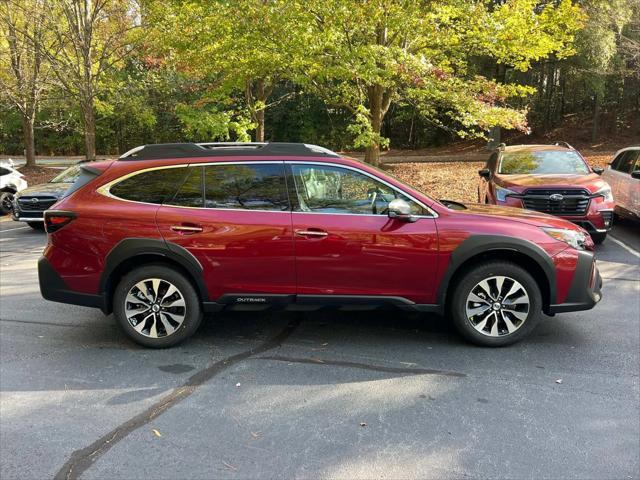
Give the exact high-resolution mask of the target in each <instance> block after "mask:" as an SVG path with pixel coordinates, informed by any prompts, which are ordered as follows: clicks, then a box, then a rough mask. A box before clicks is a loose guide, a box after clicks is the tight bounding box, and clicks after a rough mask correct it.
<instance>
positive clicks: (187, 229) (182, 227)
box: [171, 225, 202, 235]
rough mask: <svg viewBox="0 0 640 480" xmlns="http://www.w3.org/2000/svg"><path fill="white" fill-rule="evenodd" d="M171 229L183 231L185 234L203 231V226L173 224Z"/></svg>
mask: <svg viewBox="0 0 640 480" xmlns="http://www.w3.org/2000/svg"><path fill="white" fill-rule="evenodd" d="M171 230H173V231H174V232H178V233H182V234H183V235H191V234H193V233H200V232H202V227H200V226H198V225H172V226H171Z"/></svg>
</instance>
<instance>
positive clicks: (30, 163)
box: [22, 114, 36, 167]
mask: <svg viewBox="0 0 640 480" xmlns="http://www.w3.org/2000/svg"><path fill="white" fill-rule="evenodd" d="M33 123H34V114H31V115H24V116H23V117H22V134H23V137H24V146H25V149H24V150H25V152H24V153H25V156H26V157H27V164H26V166H27V167H35V166H36V145H35V137H34V134H33Z"/></svg>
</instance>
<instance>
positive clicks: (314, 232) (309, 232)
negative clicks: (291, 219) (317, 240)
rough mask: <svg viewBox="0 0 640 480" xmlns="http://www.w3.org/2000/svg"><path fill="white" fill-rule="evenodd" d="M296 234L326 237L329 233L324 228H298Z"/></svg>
mask: <svg viewBox="0 0 640 480" xmlns="http://www.w3.org/2000/svg"><path fill="white" fill-rule="evenodd" d="M296 235H299V236H300V237H326V236H327V235H329V234H328V233H327V232H323V231H322V230H296Z"/></svg>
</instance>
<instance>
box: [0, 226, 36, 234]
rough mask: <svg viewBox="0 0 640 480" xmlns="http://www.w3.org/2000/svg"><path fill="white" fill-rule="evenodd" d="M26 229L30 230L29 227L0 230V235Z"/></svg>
mask: <svg viewBox="0 0 640 480" xmlns="http://www.w3.org/2000/svg"><path fill="white" fill-rule="evenodd" d="M27 228H31V227H18V228H5V229H3V230H0V233H2V232H13V231H14V230H25V229H27Z"/></svg>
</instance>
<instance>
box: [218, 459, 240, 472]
mask: <svg viewBox="0 0 640 480" xmlns="http://www.w3.org/2000/svg"><path fill="white" fill-rule="evenodd" d="M222 464H223V465H224V466H225V467H227V468H228V469H229V470H235V471H238V468H237V467H234V466H233V465H231V464H230V463H227V462H225V461H224V460H223V461H222Z"/></svg>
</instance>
